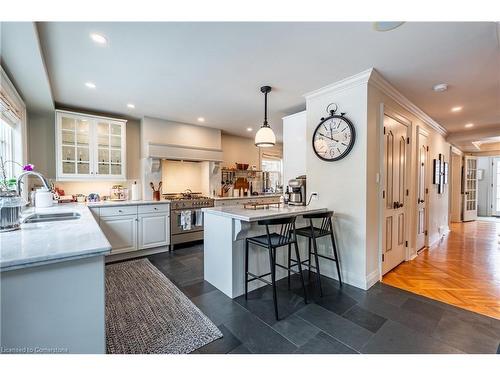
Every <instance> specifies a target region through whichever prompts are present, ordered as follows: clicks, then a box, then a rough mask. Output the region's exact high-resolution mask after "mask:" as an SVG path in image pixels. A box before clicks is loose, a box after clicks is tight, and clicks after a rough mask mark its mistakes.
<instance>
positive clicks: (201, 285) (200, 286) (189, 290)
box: [182, 280, 217, 298]
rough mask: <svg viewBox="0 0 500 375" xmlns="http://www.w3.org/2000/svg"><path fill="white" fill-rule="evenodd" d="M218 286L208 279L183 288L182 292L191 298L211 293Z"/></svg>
mask: <svg viewBox="0 0 500 375" xmlns="http://www.w3.org/2000/svg"><path fill="white" fill-rule="evenodd" d="M216 289H217V288H216V287H215V286H213V285H212V284H210V283H209V282H208V281H205V280H203V281H200V282H198V283H194V284H191V285H188V286H185V287H183V288H182V292H183V293H184V294H185V295H186V296H188V297H189V298H194V297H198V296H199V295H202V294H205V293H209V292H211V291H213V290H216Z"/></svg>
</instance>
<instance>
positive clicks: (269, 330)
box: [148, 244, 500, 354]
mask: <svg viewBox="0 0 500 375" xmlns="http://www.w3.org/2000/svg"><path fill="white" fill-rule="evenodd" d="M148 258H149V260H150V261H151V262H152V263H153V264H154V265H155V266H156V267H157V268H158V269H159V270H160V271H161V272H163V273H164V274H165V275H166V276H167V277H168V278H169V279H170V280H171V281H172V282H173V283H175V284H176V285H177V286H178V287H179V288H180V289H181V290H182V291H183V292H184V293H185V294H186V295H187V296H188V297H189V298H190V299H191V300H192V301H193V302H194V303H195V304H196V305H197V306H198V307H199V308H200V309H201V310H202V311H203V312H204V313H205V314H206V315H207V316H208V317H209V318H210V319H211V320H212V321H213V322H214V324H216V325H217V326H218V327H219V329H220V330H221V331H222V333H223V335H224V337H223V338H222V339H219V340H216V341H214V342H212V343H210V344H208V345H206V346H204V347H203V348H200V349H198V350H197V351H195V353H230V354H231V353H234V354H250V353H331V354H334V353H342V354H349V353H353V354H354V353H497V350H498V349H499V344H500V320H496V319H493V318H489V317H486V316H483V315H478V314H475V313H472V312H469V311H466V310H461V309H458V308H456V307H454V306H451V305H446V304H443V303H441V302H438V301H435V300H430V299H427V298H425V297H422V296H419V295H416V294H412V293H409V292H406V291H403V290H400V289H396V288H393V287H390V286H387V285H384V284H380V283H378V284H376V285H374V286H373V287H372V288H371V289H370V290H368V291H364V290H361V289H358V288H355V287H352V286H350V285H347V284H344V286H343V287H342V288H340V287H339V285H338V283H337V282H336V281H335V280H331V279H328V278H323V279H322V284H323V293H324V296H323V298H320V296H319V295H318V292H317V289H316V288H315V278H314V276H315V275H312V276H313V277H311V279H310V280H311V281H308V279H309V278H308V277H307V276H308V275H307V272H306V282H307V281H308V283H307V291H308V296H309V303H308V304H307V305H306V304H305V303H304V300H303V296H302V289H301V286H300V282H299V279H298V277H296V276H294V277H293V279H292V283H291V290H287V283H286V279H283V280H280V282H279V284H280V286H279V289H278V296H279V309H280V318H281V320H280V321H276V320H275V319H274V311H273V304H272V291H271V288H270V287H267V286H266V287H264V288H261V289H258V290H255V291H253V292H251V293H249V298H248V300H245V299H244V297H243V296H242V297H238V298H236V299H234V300H232V299H231V298H229V297H227V296H226V295H225V294H223V293H222V292H220V291H219V290H217V289H216V288H215V287H214V286H212V285H211V284H209V283H207V282H206V281H204V280H203V245H202V244H191V245H190V246H187V247H177V248H176V250H175V251H174V252H171V253H162V254H156V255H152V256H149V257H148Z"/></svg>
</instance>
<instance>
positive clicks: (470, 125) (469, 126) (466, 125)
mask: <svg viewBox="0 0 500 375" xmlns="http://www.w3.org/2000/svg"><path fill="white" fill-rule="evenodd" d="M473 126H474V124H472V123H471V124H465V127H466V128H472V127H473Z"/></svg>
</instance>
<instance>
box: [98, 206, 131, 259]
mask: <svg viewBox="0 0 500 375" xmlns="http://www.w3.org/2000/svg"><path fill="white" fill-rule="evenodd" d="M99 225H100V227H101V229H102V231H103V233H104V235H105V236H106V238H107V239H108V241H109V243H110V244H111V254H117V253H124V252H126V251H133V250H137V215H123V216H101V217H100V220H99Z"/></svg>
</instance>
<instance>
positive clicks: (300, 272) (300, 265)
mask: <svg viewBox="0 0 500 375" xmlns="http://www.w3.org/2000/svg"><path fill="white" fill-rule="evenodd" d="M294 245H295V256H296V257H297V265H298V266H299V275H300V281H301V282H302V290H303V291H304V302H305V303H306V304H307V292H306V283H305V282H304V274H303V273H302V261H301V260H300V254H299V246H298V245H297V242H295V243H294ZM289 254H290V253H289ZM288 262H290V257H288ZM288 283H289V284H290V276H289V277H288Z"/></svg>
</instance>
